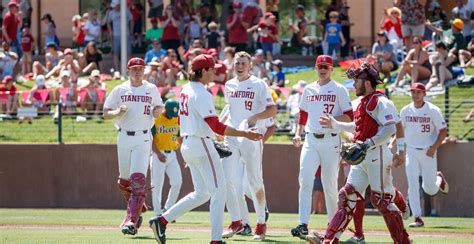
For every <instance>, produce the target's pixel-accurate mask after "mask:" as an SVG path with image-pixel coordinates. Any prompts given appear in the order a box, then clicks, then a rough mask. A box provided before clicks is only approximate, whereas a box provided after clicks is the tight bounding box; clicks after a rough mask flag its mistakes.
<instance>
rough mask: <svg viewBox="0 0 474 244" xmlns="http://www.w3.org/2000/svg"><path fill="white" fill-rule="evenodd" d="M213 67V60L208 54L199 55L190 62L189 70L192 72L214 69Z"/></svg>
mask: <svg viewBox="0 0 474 244" xmlns="http://www.w3.org/2000/svg"><path fill="white" fill-rule="evenodd" d="M214 65H215V63H214V58H213V57H212V56H211V55H209V54H199V55H198V56H196V57H195V58H194V59H193V60H192V61H191V69H192V70H194V71H196V70H201V69H208V68H214Z"/></svg>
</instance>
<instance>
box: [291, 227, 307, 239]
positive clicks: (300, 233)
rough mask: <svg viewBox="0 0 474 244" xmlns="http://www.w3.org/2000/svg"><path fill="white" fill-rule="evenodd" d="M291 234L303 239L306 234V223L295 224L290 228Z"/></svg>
mask: <svg viewBox="0 0 474 244" xmlns="http://www.w3.org/2000/svg"><path fill="white" fill-rule="evenodd" d="M291 235H293V236H295V237H299V238H301V239H303V240H304V239H305V237H306V236H307V235H308V225H307V224H300V225H298V226H296V227H295V228H293V229H291Z"/></svg>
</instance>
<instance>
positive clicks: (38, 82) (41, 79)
mask: <svg viewBox="0 0 474 244" xmlns="http://www.w3.org/2000/svg"><path fill="white" fill-rule="evenodd" d="M44 83H45V78H44V75H37V76H36V85H37V86H44Z"/></svg>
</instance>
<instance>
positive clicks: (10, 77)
mask: <svg viewBox="0 0 474 244" xmlns="http://www.w3.org/2000/svg"><path fill="white" fill-rule="evenodd" d="M12 81H13V77H12V76H11V75H7V76H5V78H3V81H2V82H3V83H5V84H7V83H8V82H12Z"/></svg>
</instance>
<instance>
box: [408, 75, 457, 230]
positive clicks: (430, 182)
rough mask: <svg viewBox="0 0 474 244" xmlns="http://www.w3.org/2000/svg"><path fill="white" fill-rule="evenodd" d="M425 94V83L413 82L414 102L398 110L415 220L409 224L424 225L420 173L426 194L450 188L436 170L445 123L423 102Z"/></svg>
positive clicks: (409, 192)
mask: <svg viewBox="0 0 474 244" xmlns="http://www.w3.org/2000/svg"><path fill="white" fill-rule="evenodd" d="M425 96H426V87H425V85H423V84H422V83H413V84H412V86H411V97H412V100H413V102H412V103H410V104H408V105H406V106H405V107H403V108H402V110H401V111H400V116H401V119H402V124H403V127H404V128H405V135H406V139H405V140H406V145H407V164H406V173H407V178H408V201H409V202H410V207H411V210H412V212H413V216H414V217H415V222H414V223H411V224H410V225H409V226H410V227H422V226H424V222H423V220H422V218H421V207H420V184H419V182H418V177H419V176H421V177H422V179H423V184H422V187H423V190H424V191H425V192H426V193H427V194H429V195H435V194H436V193H438V191H440V192H442V193H448V191H449V186H448V183H447V182H446V180H445V178H444V176H443V174H442V173H441V171H437V161H436V151H437V149H438V148H439V146H441V144H442V143H443V140H444V138H445V137H446V135H447V129H446V122H445V121H444V119H443V116H442V114H441V111H440V109H439V108H438V107H437V106H436V105H434V104H432V103H430V102H425V101H424V97H425Z"/></svg>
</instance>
